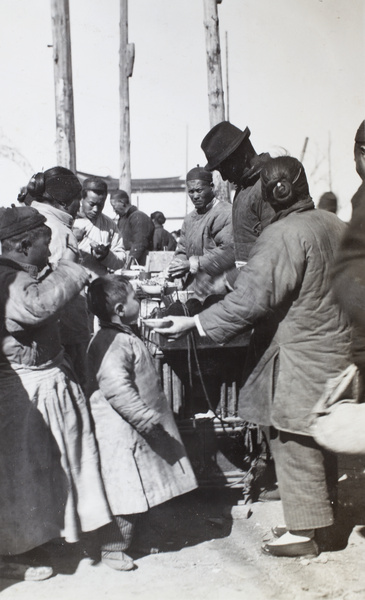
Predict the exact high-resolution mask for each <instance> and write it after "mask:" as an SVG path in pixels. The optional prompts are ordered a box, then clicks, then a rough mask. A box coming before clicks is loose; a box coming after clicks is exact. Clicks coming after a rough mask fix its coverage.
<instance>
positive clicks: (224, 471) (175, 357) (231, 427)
mask: <svg viewBox="0 0 365 600" xmlns="http://www.w3.org/2000/svg"><path fill="white" fill-rule="evenodd" d="M142 335H143V337H144V340H145V342H146V344H147V345H148V347H149V349H150V351H151V353H152V355H153V356H154V358H155V363H156V368H157V371H158V373H159V375H160V377H161V381H162V384H163V388H164V392H165V394H166V397H167V400H168V402H169V404H170V406H171V408H172V410H173V412H174V415H175V418H176V421H177V424H178V427H179V430H180V433H181V436H182V438H183V440H184V443H185V445H186V448H187V452H188V454H189V457H190V460H191V463H192V465H193V468H194V471H195V474H196V476H197V478H198V481H199V483H200V485H204V486H211V487H215V486H232V487H244V486H245V484H244V479H245V474H246V472H247V470H248V468H249V464H248V462H247V460H248V457H247V452H246V450H247V447H246V446H247V424H244V423H243V421H242V420H241V419H240V418H239V417H238V389H239V384H240V378H241V375H242V367H243V362H244V360H245V355H246V352H247V346H248V342H249V337H250V336H249V334H245V335H240V336H237V337H236V338H234V339H233V340H231V341H230V342H229V343H227V344H226V345H225V346H218V345H216V344H214V343H213V342H212V341H211V340H210V339H209V338H201V337H200V336H199V335H198V334H197V333H193V334H189V336H184V337H182V338H180V339H178V340H174V341H170V342H169V341H167V339H166V337H164V336H160V335H158V334H156V333H155V332H153V331H151V330H150V329H148V328H143V326H142ZM192 336H193V337H192Z"/></svg>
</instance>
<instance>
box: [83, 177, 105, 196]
mask: <svg viewBox="0 0 365 600" xmlns="http://www.w3.org/2000/svg"><path fill="white" fill-rule="evenodd" d="M82 191H83V192H87V191H90V192H95V193H96V194H107V193H108V186H107V184H106V183H105V181H104V179H101V178H100V177H87V178H86V179H85V180H84V182H83V184H82Z"/></svg>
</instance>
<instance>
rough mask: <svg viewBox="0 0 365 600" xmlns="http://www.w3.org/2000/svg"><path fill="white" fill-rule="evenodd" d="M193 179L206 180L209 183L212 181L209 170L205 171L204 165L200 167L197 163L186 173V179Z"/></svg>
mask: <svg viewBox="0 0 365 600" xmlns="http://www.w3.org/2000/svg"><path fill="white" fill-rule="evenodd" d="M195 179H197V180H199V181H208V182H209V183H212V181H213V177H212V174H211V172H210V171H207V169H205V167H200V166H199V165H197V166H196V167H194V168H193V169H190V171H189V172H188V173H187V175H186V181H193V180H195Z"/></svg>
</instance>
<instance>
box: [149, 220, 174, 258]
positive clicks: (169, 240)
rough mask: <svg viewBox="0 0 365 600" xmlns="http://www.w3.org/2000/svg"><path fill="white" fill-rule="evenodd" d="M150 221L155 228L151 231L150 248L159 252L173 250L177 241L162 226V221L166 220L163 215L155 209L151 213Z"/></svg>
mask: <svg viewBox="0 0 365 600" xmlns="http://www.w3.org/2000/svg"><path fill="white" fill-rule="evenodd" d="M151 221H152V223H153V225H154V228H155V229H154V232H153V241H152V249H153V250H155V251H156V252H161V251H162V250H167V251H169V252H171V251H174V250H175V249H176V243H177V242H176V240H175V238H174V236H173V235H172V234H171V233H170V232H169V231H166V229H165V228H164V223H165V222H166V217H165V215H164V214H163V213H162V212H161V211H158V210H157V211H155V212H153V213H152V214H151Z"/></svg>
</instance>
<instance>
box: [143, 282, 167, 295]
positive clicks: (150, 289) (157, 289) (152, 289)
mask: <svg viewBox="0 0 365 600" xmlns="http://www.w3.org/2000/svg"><path fill="white" fill-rule="evenodd" d="M141 288H142V290H143V291H144V292H145V293H146V294H151V295H152V296H155V295H156V294H161V292H162V286H161V285H158V284H156V285H152V284H151V285H148V284H147V283H142V284H141Z"/></svg>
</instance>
